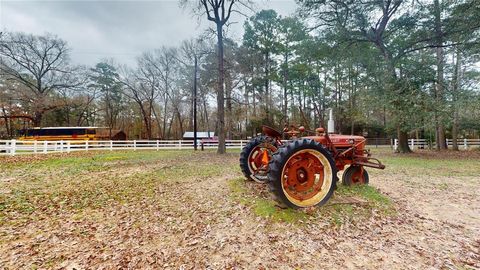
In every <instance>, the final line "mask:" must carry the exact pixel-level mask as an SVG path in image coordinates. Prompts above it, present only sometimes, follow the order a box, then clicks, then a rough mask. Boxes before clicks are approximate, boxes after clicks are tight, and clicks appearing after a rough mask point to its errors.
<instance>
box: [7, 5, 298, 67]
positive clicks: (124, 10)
mask: <svg viewBox="0 0 480 270" xmlns="http://www.w3.org/2000/svg"><path fill="white" fill-rule="evenodd" d="M254 8H255V9H256V10H261V9H269V8H270V9H274V10H276V11H277V12H278V13H279V14H280V15H282V16H287V15H289V14H291V13H293V12H294V11H295V8H296V5H295V2H294V0H270V1H265V0H259V1H255V3H254ZM248 15H249V16H251V15H253V13H252V12H248ZM244 20H245V18H244V17H243V16H241V15H238V14H234V15H232V22H233V21H235V22H238V23H236V24H234V25H233V26H231V27H230V30H229V31H228V36H229V37H232V38H234V39H236V40H238V41H239V40H240V39H241V36H242V34H243V32H242V28H243V21H244ZM210 23H211V22H208V21H207V20H206V18H201V19H200V20H199V19H197V18H196V17H195V16H194V15H193V13H192V12H191V11H190V10H188V9H182V8H181V7H180V6H179V4H178V1H177V0H157V1H68V0H66V1H5V0H0V29H1V30H2V31H23V32H27V33H33V34H44V33H47V32H48V33H53V34H56V35H58V36H59V37H60V38H62V39H64V40H66V41H67V42H68V44H69V45H70V47H71V49H72V51H71V58H72V62H74V63H76V64H85V65H94V64H95V63H97V62H98V61H100V60H101V59H103V58H114V59H116V61H118V62H120V63H126V64H133V63H134V62H135V57H136V56H137V55H139V54H141V53H142V52H143V51H147V50H151V49H154V48H159V47H161V46H162V45H165V46H177V45H179V44H180V42H181V41H183V40H185V39H189V38H192V37H196V36H198V35H199V34H201V33H203V32H204V30H205V29H206V28H207V27H208V26H209V25H210Z"/></svg>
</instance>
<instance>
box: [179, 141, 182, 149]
mask: <svg viewBox="0 0 480 270" xmlns="http://www.w3.org/2000/svg"><path fill="white" fill-rule="evenodd" d="M179 142H180V143H179V147H180V150H182V140H180V141H179Z"/></svg>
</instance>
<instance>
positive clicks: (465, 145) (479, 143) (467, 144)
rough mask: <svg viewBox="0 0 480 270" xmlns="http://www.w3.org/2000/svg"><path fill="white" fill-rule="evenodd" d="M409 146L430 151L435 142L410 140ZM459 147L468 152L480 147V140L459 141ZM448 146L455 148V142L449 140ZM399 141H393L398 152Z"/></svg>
mask: <svg viewBox="0 0 480 270" xmlns="http://www.w3.org/2000/svg"><path fill="white" fill-rule="evenodd" d="M408 145H409V146H410V149H412V150H414V149H428V148H430V147H434V145H435V142H429V141H428V140H426V139H408ZM457 145H458V148H459V149H463V150H468V149H469V148H472V147H480V139H457ZM447 146H448V147H452V146H453V140H452V139H447ZM397 147H398V139H394V140H393V149H394V150H397Z"/></svg>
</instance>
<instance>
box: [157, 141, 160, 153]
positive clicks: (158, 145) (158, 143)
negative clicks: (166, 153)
mask: <svg viewBox="0 0 480 270" xmlns="http://www.w3.org/2000/svg"><path fill="white" fill-rule="evenodd" d="M159 148H160V141H159V140H157V151H158V150H159Z"/></svg>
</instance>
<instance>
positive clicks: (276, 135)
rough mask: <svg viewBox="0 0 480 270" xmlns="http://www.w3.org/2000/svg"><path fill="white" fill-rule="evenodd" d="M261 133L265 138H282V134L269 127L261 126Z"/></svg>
mask: <svg viewBox="0 0 480 270" xmlns="http://www.w3.org/2000/svg"><path fill="white" fill-rule="evenodd" d="M262 132H263V134H265V135H267V136H270V137H273V138H280V137H282V133H280V132H279V131H278V130H276V129H274V128H272V127H269V126H265V125H262Z"/></svg>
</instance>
